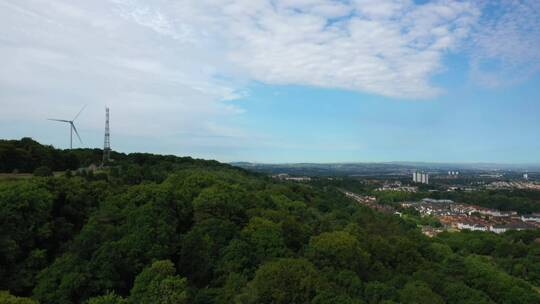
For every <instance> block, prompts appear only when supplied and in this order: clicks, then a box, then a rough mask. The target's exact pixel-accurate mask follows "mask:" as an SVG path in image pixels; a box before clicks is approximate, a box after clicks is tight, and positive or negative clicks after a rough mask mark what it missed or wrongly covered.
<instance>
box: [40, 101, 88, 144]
mask: <svg viewBox="0 0 540 304" xmlns="http://www.w3.org/2000/svg"><path fill="white" fill-rule="evenodd" d="M85 107H86V106H83V107H82V109H81V110H80V111H79V113H77V115H75V117H74V118H73V119H72V120H67V119H55V118H47V119H48V120H53V121H59V122H65V123H68V124H69V130H70V134H69V148H70V149H73V131H75V135H77V137H78V138H79V141H80V142H81V144H82V143H83V141H82V139H81V136H79V132H77V128H75V123H74V121H75V119H77V117H79V115H81V112H82V111H83V110H84V108H85Z"/></svg>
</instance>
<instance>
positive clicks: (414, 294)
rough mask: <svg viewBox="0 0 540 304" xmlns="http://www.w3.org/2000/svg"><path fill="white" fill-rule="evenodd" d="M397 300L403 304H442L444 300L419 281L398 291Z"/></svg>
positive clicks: (410, 283)
mask: <svg viewBox="0 0 540 304" xmlns="http://www.w3.org/2000/svg"><path fill="white" fill-rule="evenodd" d="M399 299H400V302H401V303H404V304H444V300H443V299H442V298H441V296H439V295H438V294H436V293H434V292H433V291H432V290H431V288H429V286H428V285H427V284H426V283H424V282H421V281H413V282H409V283H407V284H406V285H405V287H403V289H401V290H400V291H399Z"/></svg>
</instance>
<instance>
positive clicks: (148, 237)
mask: <svg viewBox="0 0 540 304" xmlns="http://www.w3.org/2000/svg"><path fill="white" fill-rule="evenodd" d="M70 157H74V161H72V162H68V160H69V159H70ZM0 158H1V159H2V161H0V165H1V166H3V167H1V168H0V171H1V170H11V171H13V169H18V170H20V172H32V171H33V170H35V169H36V168H37V167H40V166H48V167H49V168H51V169H53V170H55V171H59V170H66V169H72V170H74V169H77V167H78V166H87V165H89V164H91V163H96V160H97V161H99V159H100V151H99V150H88V149H78V150H73V151H60V150H55V149H53V148H52V147H43V146H41V145H39V144H37V143H35V142H33V141H31V140H29V139H23V140H21V141H8V142H7V143H6V142H1V143H0ZM113 158H114V159H115V161H114V166H113V167H110V168H104V169H100V170H99V171H97V172H95V174H87V173H80V174H75V175H72V176H69V175H68V174H66V175H65V176H56V177H54V176H53V177H47V178H41V177H40V178H33V177H30V178H28V179H25V180H22V179H18V180H3V181H1V182H0V223H1V225H0V290H9V292H11V294H10V293H8V292H1V293H0V303H4V302H6V303H11V302H9V301H12V302H13V301H23V302H22V303H33V300H30V299H29V297H31V298H32V299H35V300H37V301H39V302H40V303H59V304H68V303H91V304H97V303H216V304H225V303H351V304H353V303H354V304H359V303H449V304H453V303H540V300H539V298H538V296H539V294H538V292H537V291H536V290H535V286H539V285H540V259H539V258H538V257H539V256H540V243H538V242H536V240H537V239H538V238H539V237H540V232H539V231H521V232H509V233H505V234H503V235H496V234H492V233H483V232H460V233H442V234H440V235H439V236H437V237H435V238H433V239H430V238H427V237H425V236H423V235H422V234H421V233H420V231H419V230H418V229H417V228H416V224H417V223H419V222H417V221H425V219H419V218H418V219H416V218H414V217H415V216H416V215H415V214H414V213H411V212H406V213H407V214H408V215H409V216H410V218H409V219H406V220H404V219H402V218H399V217H396V216H393V215H387V214H382V213H378V212H375V211H373V210H371V209H368V208H366V207H363V206H361V205H359V204H357V203H355V202H354V201H352V200H350V199H348V198H346V197H345V196H344V195H343V194H342V193H341V192H340V191H339V190H338V187H339V188H342V187H343V186H351V187H357V188H358V189H359V190H361V191H371V190H373V189H372V188H373V187H372V186H371V185H368V184H364V183H358V182H357V181H355V182H352V181H351V180H352V179H348V178H343V179H336V180H332V181H330V182H329V183H322V182H321V181H316V182H315V183H312V184H298V183H290V182H280V181H275V180H272V179H270V178H267V177H265V176H260V175H257V174H253V173H249V172H246V171H244V170H242V169H238V168H234V167H231V166H228V165H224V164H219V163H217V162H214V161H202V160H194V159H191V158H182V157H174V156H158V155H151V154H141V153H135V154H129V155H124V154H118V153H114V154H113ZM4 159H9V160H10V161H13V163H11V164H16V166H17V168H15V167H14V166H13V165H11V164H10V165H9V166H6V165H5V163H4V161H3V160H4ZM55 160H58V161H55ZM8 167H9V168H8ZM11 171H9V172H11ZM81 172H83V171H81ZM78 175H79V176H78ZM82 175H84V176H82ZM422 195H424V194H422V193H419V194H406V195H402V194H393V193H380V194H378V196H379V200H380V201H381V202H383V203H387V204H393V203H395V202H396V201H397V200H401V199H404V198H407V199H408V198H411V199H414V198H417V197H416V196H418V197H421V196H422ZM489 195H498V194H494V193H489ZM516 195H518V196H519V195H523V197H528V198H530V199H531V200H536V199H538V198H537V197H533V195H532V194H528V193H527V194H525V193H521V194H516ZM497 201H498V200H497ZM428 220H429V219H428ZM422 223H423V222H422ZM423 224H425V223H423ZM428 224H429V223H428ZM432 224H435V223H432ZM12 294H13V295H12ZM18 297H19V298H18ZM20 297H26V298H20ZM29 301H30V302H29ZM13 303H19V302H13Z"/></svg>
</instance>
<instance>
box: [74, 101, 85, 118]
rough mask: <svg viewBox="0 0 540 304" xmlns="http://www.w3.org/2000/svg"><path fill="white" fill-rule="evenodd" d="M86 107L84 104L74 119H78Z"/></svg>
mask: <svg viewBox="0 0 540 304" xmlns="http://www.w3.org/2000/svg"><path fill="white" fill-rule="evenodd" d="M84 108H86V105H84V106H83V107H82V108H81V110H80V111H79V113H77V115H75V118H73V120H72V121H74V120H75V119H77V117H79V115H81V113H82V111H83V110H84Z"/></svg>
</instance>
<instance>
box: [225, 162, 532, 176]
mask: <svg viewBox="0 0 540 304" xmlns="http://www.w3.org/2000/svg"><path fill="white" fill-rule="evenodd" d="M231 164H232V165H234V166H238V167H241V168H245V169H249V170H254V171H259V172H265V173H270V174H277V173H288V174H293V175H309V176H331V175H373V174H377V175H385V174H387V175H405V174H409V173H410V172H411V171H414V170H426V171H440V172H445V171H449V170H459V171H498V170H502V171H516V172H523V171H527V172H540V165H534V164H531V165H526V164H525V165H524V164H489V163H470V164H460V163H429V162H382V163H285V164H264V163H250V162H234V163H231Z"/></svg>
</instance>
